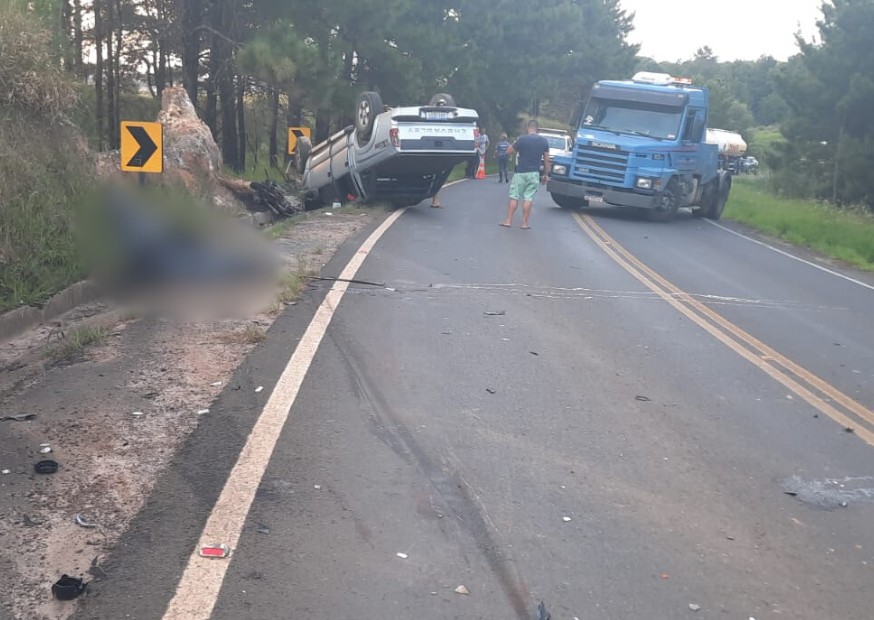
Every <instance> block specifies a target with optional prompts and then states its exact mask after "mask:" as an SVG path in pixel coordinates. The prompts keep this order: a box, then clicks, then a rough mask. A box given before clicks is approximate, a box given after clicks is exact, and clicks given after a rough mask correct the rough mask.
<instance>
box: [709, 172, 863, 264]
mask: <svg viewBox="0 0 874 620" xmlns="http://www.w3.org/2000/svg"><path fill="white" fill-rule="evenodd" d="M762 184H763V182H762V181H760V180H757V179H746V178H743V177H735V179H734V184H733V186H732V188H731V195H730V197H729V199H728V204H727V205H726V207H725V217H726V218H728V219H731V220H734V221H736V222H741V223H743V224H747V225H748V226H751V227H753V228H755V229H756V230H759V231H761V232H763V233H766V234H768V235H772V236H774V237H777V238H779V239H782V240H784V241H788V242H789V243H793V244H795V245H800V246H803V247H807V248H810V249H813V250H817V251H819V252H822V253H823V254H826V255H828V256H830V257H832V258H836V259H839V260H842V261H846V262H848V263H850V264H852V265H855V266H856V267H859V268H861V269H865V270H868V271H874V215H870V214H866V213H864V212H863V211H862V210H861V209H853V210H847V209H836V208H834V207H831V206H829V205H825V204H821V203H817V202H814V201H811V200H796V199H790V198H781V197H779V196H775V195H774V194H772V193H770V192H769V191H768V190H767V189H766V188H765V187H763V186H762Z"/></svg>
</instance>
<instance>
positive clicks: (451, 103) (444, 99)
mask: <svg viewBox="0 0 874 620" xmlns="http://www.w3.org/2000/svg"><path fill="white" fill-rule="evenodd" d="M428 105H430V106H438V105H445V106H447V107H450V108H454V107H455V97H453V96H452V95H450V94H449V93H437V94H436V95H434V96H433V97H431V101H429V102H428Z"/></svg>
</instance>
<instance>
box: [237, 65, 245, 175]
mask: <svg viewBox="0 0 874 620" xmlns="http://www.w3.org/2000/svg"><path fill="white" fill-rule="evenodd" d="M237 159H238V163H237V166H238V168H237V170H245V169H246V80H245V78H243V76H242V75H238V76H237Z"/></svg>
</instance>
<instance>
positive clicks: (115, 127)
mask: <svg viewBox="0 0 874 620" xmlns="http://www.w3.org/2000/svg"><path fill="white" fill-rule="evenodd" d="M121 6H122V0H115V60H114V61H113V63H112V69H113V72H114V73H115V77H114V86H115V93H114V95H113V98H114V100H115V118H113V119H112V136H113V147H112V148H114V149H117V148H120V147H121V50H122V48H123V47H124V41H123V39H124V22H123V21H122V12H121Z"/></svg>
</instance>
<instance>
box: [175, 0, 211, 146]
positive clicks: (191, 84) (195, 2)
mask: <svg viewBox="0 0 874 620" xmlns="http://www.w3.org/2000/svg"><path fill="white" fill-rule="evenodd" d="M202 18H203V7H202V5H201V0H186V1H185V2H183V4H182V81H183V84H184V85H185V90H186V91H187V92H188V98H189V99H191V103H193V104H194V106H195V107H197V91H198V88H197V87H198V84H197V82H198V79H199V76H200V30H199V28H200V26H202V25H203V24H202V23H201V20H202ZM210 129H212V130H213V135H215V114H213V124H212V125H210Z"/></svg>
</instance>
